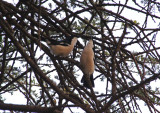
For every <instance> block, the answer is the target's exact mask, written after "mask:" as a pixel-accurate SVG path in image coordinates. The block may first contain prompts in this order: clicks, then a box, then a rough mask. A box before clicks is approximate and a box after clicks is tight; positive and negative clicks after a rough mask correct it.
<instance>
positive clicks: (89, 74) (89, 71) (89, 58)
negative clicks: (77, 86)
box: [80, 39, 95, 88]
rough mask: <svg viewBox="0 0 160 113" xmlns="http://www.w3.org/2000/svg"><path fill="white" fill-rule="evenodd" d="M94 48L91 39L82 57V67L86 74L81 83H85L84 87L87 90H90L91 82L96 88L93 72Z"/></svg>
mask: <svg viewBox="0 0 160 113" xmlns="http://www.w3.org/2000/svg"><path fill="white" fill-rule="evenodd" d="M93 47H94V45H93V40H92V39H90V40H89V42H88V44H87V45H86V47H85V48H84V50H83V52H82V54H81V57H80V65H81V66H82V70H83V73H84V75H83V77H82V79H81V82H82V83H83V86H84V87H87V88H90V85H89V81H90V83H91V87H94V80H93V72H94V68H95V67H94V51H93ZM87 78H88V79H87Z"/></svg>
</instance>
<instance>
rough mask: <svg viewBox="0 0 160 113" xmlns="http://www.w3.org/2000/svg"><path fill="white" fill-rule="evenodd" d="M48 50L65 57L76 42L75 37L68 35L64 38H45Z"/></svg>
mask: <svg viewBox="0 0 160 113" xmlns="http://www.w3.org/2000/svg"><path fill="white" fill-rule="evenodd" d="M46 42H47V45H48V46H49V48H50V51H51V53H52V54H54V55H55V56H61V57H67V56H68V55H69V54H70V53H71V51H72V50H73V48H74V46H75V45H76V43H77V37H73V36H70V37H68V38H67V39H66V40H63V41H56V40H48V39H46Z"/></svg>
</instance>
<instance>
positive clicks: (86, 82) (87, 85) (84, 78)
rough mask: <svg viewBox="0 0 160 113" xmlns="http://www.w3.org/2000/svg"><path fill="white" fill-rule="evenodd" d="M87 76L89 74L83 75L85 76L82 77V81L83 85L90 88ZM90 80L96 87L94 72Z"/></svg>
mask: <svg viewBox="0 0 160 113" xmlns="http://www.w3.org/2000/svg"><path fill="white" fill-rule="evenodd" d="M86 76H87V75H83V77H82V79H81V82H82V83H83V86H84V87H86V88H90V87H89V83H88V80H87V78H86ZM90 82H91V86H92V87H94V80H93V74H91V75H90Z"/></svg>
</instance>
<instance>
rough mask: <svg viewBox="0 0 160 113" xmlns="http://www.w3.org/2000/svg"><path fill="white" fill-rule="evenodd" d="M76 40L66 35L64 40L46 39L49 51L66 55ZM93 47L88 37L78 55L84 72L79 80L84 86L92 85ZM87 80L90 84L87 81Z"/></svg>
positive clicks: (58, 54)
mask: <svg viewBox="0 0 160 113" xmlns="http://www.w3.org/2000/svg"><path fill="white" fill-rule="evenodd" d="M77 40H78V39H77V37H68V39H67V40H65V41H49V40H46V42H47V44H48V46H49V47H50V51H51V53H52V54H54V55H56V56H62V57H66V56H68V55H69V54H70V53H71V51H72V50H73V48H74V46H75V45H76V43H77ZM93 47H94V45H93V40H92V39H90V40H89V42H88V44H87V45H86V47H85V48H84V50H83V52H82V54H81V57H80V65H81V66H82V70H83V73H84V75H83V77H82V79H81V82H82V83H83V86H84V87H86V88H90V87H94V80H93V72H94V68H95V67H94V52H93ZM88 78H89V79H88ZM89 80H90V83H91V84H90V83H89ZM90 85H91V86H90Z"/></svg>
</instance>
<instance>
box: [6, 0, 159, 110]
mask: <svg viewBox="0 0 160 113" xmlns="http://www.w3.org/2000/svg"><path fill="white" fill-rule="evenodd" d="M5 1H8V2H11V3H12V0H5ZM16 1H17V0H14V3H16ZM122 1H123V0H122ZM129 1H130V0H129ZM133 5H134V4H133V3H132V2H131V5H130V6H132V7H133ZM112 8H113V6H112ZM114 10H115V9H114ZM115 11H116V10H115ZM156 13H159V12H157V11H156ZM122 15H125V17H127V18H128V19H132V20H137V22H139V23H142V22H143V21H144V16H142V14H141V13H137V12H135V11H132V10H125V11H124V12H123V13H122ZM150 19H151V18H150ZM158 22H159V20H158V21H156V23H154V22H153V21H152V20H151V22H150V23H148V28H155V26H156V27H157V25H158ZM159 35H160V33H159ZM157 42H158V43H156V45H157V46H159V42H160V38H159V40H157ZM134 49H135V48H134ZM79 74H80V75H82V73H81V72H79ZM94 76H96V73H94ZM78 81H80V77H79V80H78ZM95 83H96V85H95V88H94V89H95V91H99V90H100V89H101V91H102V92H103V90H104V87H101V86H104V83H102V82H100V80H96V81H95ZM97 84H98V85H97ZM151 84H152V82H151ZM157 84H159V83H157ZM157 84H155V82H154V84H152V86H153V87H155V86H157ZM3 97H4V98H6V100H5V103H14V104H25V103H26V99H25V98H24V96H23V95H22V94H21V93H19V92H15V93H14V94H13V95H11V94H10V93H5V94H4V95H3ZM139 103H141V105H142V106H144V103H143V102H141V101H140V102H139ZM142 111H143V112H142V113H149V111H148V108H147V109H145V106H144V109H142ZM69 112H70V111H68V110H67V109H66V110H65V112H64V113H69ZM78 112H79V113H83V110H80V109H77V108H75V113H78Z"/></svg>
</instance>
